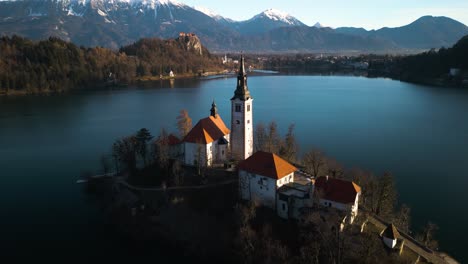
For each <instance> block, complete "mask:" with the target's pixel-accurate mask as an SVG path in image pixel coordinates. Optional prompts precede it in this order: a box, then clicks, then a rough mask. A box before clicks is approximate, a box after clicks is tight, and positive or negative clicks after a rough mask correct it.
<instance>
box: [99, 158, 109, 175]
mask: <svg viewBox="0 0 468 264" xmlns="http://www.w3.org/2000/svg"><path fill="white" fill-rule="evenodd" d="M100 162H101V166H102V171H103V173H104V174H107V173H109V172H110V167H111V164H109V159H108V158H107V157H106V155H101V158H100Z"/></svg>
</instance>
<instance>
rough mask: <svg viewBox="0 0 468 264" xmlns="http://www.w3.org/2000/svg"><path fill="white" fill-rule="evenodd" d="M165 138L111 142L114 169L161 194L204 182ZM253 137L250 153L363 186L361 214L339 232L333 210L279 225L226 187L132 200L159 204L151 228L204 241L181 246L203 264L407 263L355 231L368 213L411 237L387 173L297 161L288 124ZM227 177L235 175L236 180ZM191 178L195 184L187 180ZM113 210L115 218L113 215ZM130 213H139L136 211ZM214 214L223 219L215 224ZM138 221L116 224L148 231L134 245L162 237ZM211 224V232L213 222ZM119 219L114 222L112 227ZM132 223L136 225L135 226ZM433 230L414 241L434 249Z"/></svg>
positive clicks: (316, 157)
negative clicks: (326, 216)
mask: <svg viewBox="0 0 468 264" xmlns="http://www.w3.org/2000/svg"><path fill="white" fill-rule="evenodd" d="M176 120H177V122H176V126H177V128H178V130H179V135H180V136H181V137H183V136H184V135H186V134H187V132H188V131H190V129H191V123H192V122H191V118H190V117H189V115H188V112H187V111H186V110H181V112H180V114H179V116H177V118H176ZM168 136H169V133H168V132H167V131H166V130H165V129H162V130H161V132H160V134H159V135H158V136H157V137H153V136H152V135H151V133H150V131H149V130H148V129H146V128H142V129H140V130H139V131H137V132H136V133H135V134H133V135H131V136H128V137H123V138H121V139H118V140H116V141H115V143H114V145H113V148H112V149H113V151H112V153H113V158H114V162H115V166H116V169H117V170H119V171H121V172H124V174H126V175H128V178H127V180H128V182H129V183H130V184H133V185H137V186H145V187H151V186H154V187H159V186H164V188H168V187H174V186H191V185H194V184H196V185H198V184H203V181H202V179H201V175H199V174H197V173H196V170H194V168H188V167H184V166H182V165H181V163H180V162H178V161H175V160H172V159H171V158H169V156H170V155H169V153H168ZM254 137H255V140H254V141H255V142H256V145H255V149H256V150H263V151H269V152H273V153H276V154H278V155H280V156H282V157H283V158H285V159H287V160H289V161H290V162H294V163H295V164H296V165H297V166H298V167H300V168H302V169H303V170H304V171H305V172H308V173H310V174H312V175H315V176H316V177H319V176H325V175H330V176H332V177H334V178H341V179H346V180H352V181H354V182H356V183H357V184H359V185H360V186H362V190H363V193H362V199H360V207H361V208H362V209H365V210H361V214H360V215H359V216H358V218H357V220H356V223H355V224H353V225H350V226H349V227H347V228H345V229H344V230H343V232H339V231H337V229H336V227H335V226H334V224H335V222H338V221H339V219H340V218H339V214H338V212H337V211H336V212H335V211H333V210H331V214H330V215H331V216H330V217H332V218H333V215H334V214H336V215H335V218H336V219H335V220H336V221H328V222H327V221H324V220H323V217H322V216H321V215H320V214H319V213H318V212H311V213H309V214H308V215H307V217H306V219H307V220H306V221H299V222H295V221H288V222H287V223H285V222H284V221H283V220H281V219H279V218H278V217H276V214H275V213H272V212H271V210H269V209H266V208H262V207H258V205H257V204H256V203H255V202H249V203H243V202H239V201H237V198H236V197H237V188H230V187H228V186H226V187H228V188H226V187H222V188H221V187H220V188H207V189H202V190H199V191H194V192H164V194H160V193H158V194H154V196H155V197H158V198H154V197H152V198H148V197H151V196H152V195H151V194H149V193H146V192H145V193H143V192H142V193H140V194H138V196H140V198H141V199H143V200H145V199H149V200H154V199H157V200H158V201H159V202H158V205H157V206H156V209H153V211H154V212H157V213H155V214H152V213H151V214H150V216H151V217H156V219H159V218H160V219H161V220H158V221H161V222H157V223H158V225H163V226H165V225H169V226H174V227H175V226H177V229H178V230H179V231H178V232H182V233H183V234H184V235H183V236H182V237H183V238H184V239H194V240H196V241H199V239H202V240H203V241H204V240H208V241H210V242H208V244H206V243H205V244H203V248H199V247H198V246H197V245H198V244H200V243H198V242H195V241H191V242H185V243H188V246H187V245H186V246H187V248H184V250H187V251H188V253H187V254H188V255H192V254H193V255H194V256H196V257H201V258H202V259H205V258H206V259H205V260H213V258H214V259H218V258H219V259H220V260H222V261H230V262H233V263H408V261H410V259H408V258H407V257H405V256H403V257H402V256H398V255H397V254H395V253H391V252H389V251H388V250H387V249H386V248H385V247H384V246H383V244H382V241H381V238H380V237H379V236H378V235H377V234H376V231H375V230H374V231H364V232H362V233H361V230H360V228H361V227H360V225H361V224H362V223H363V221H365V220H364V219H365V218H366V215H367V214H372V215H376V216H378V217H380V218H382V219H385V220H386V221H388V222H392V223H393V224H395V225H396V226H397V227H398V229H399V230H400V231H403V232H405V233H410V232H411V230H410V227H411V215H410V214H411V209H410V207H409V206H407V205H405V204H399V203H398V199H397V197H398V195H397V191H396V185H395V180H394V178H393V176H392V174H391V173H384V174H383V175H381V176H376V175H374V174H372V173H371V172H367V171H364V170H360V169H350V170H349V169H346V168H344V166H342V165H341V164H339V163H338V162H337V161H336V160H335V159H333V158H331V157H329V156H327V155H326V154H325V153H324V152H323V151H321V150H319V149H311V150H308V151H305V153H304V154H303V155H302V157H301V158H299V148H298V144H297V142H296V137H295V133H294V125H293V124H291V125H290V126H289V127H288V129H287V132H286V134H285V135H284V136H281V135H280V133H279V130H278V126H277V124H276V123H275V122H270V123H268V124H263V123H258V124H257V126H256V127H255V133H254ZM138 160H139V161H140V162H143V167H141V166H140V168H137V163H138ZM214 173H215V174H216V173H219V172H214ZM232 176H233V177H235V174H233V175H231V177H232ZM196 178H198V179H199V181H194V180H193V179H196ZM234 187H235V186H234ZM169 189H170V188H169ZM161 195H162V196H161ZM142 197H143V198H142ZM214 197H216V198H215V199H214ZM144 204H148V208H153V207H154V205H153V206H150V205H149V204H151V202H148V200H146V201H145V202H144ZM145 208H146V207H145ZM233 208H234V210H233ZM122 210H123V211H124V212H125V210H126V209H122V208H120V209H119V210H117V211H118V212H119V215H120V217H123V219H126V217H127V216H125V215H128V213H127V214H125V213H124V216H122V215H121V213H122ZM145 210H146V209H145ZM145 210H140V211H141V214H143V215H146V214H147V213H145V212H146V211H145ZM148 210H149V209H148ZM113 212H114V213H115V210H114V211H113ZM333 212H335V213H333ZM136 214H137V215H138V212H137V213H136ZM165 214H169V215H173V214H182V215H185V214H189V215H190V220H189V221H190V222H191V224H190V225H187V219H185V218H171V217H172V216H171V217H169V220H168V219H166V218H165ZM220 215H223V217H221V218H220ZM114 216H115V215H114ZM142 217H143V218H142V219H146V220H144V221H143V220H142V221H141V222H138V221H137V222H136V224H135V226H133V227H129V226H128V222H127V220H122V221H123V223H122V225H123V226H125V227H120V228H121V229H125V230H128V229H129V228H130V229H131V230H133V231H129V232H131V233H133V234H134V232H136V231H135V230H134V229H136V230H142V229H143V230H145V229H147V230H148V231H146V232H145V233H144V234H137V235H135V234H134V239H140V238H141V236H145V237H148V236H149V237H153V238H156V239H161V238H160V237H159V235H160V234H159V233H152V232H151V231H149V230H153V229H154V224H151V223H148V217H149V216H142ZM164 219H166V220H164ZM214 219H216V221H215V222H216V226H214V224H213V223H212V221H213V220H214ZM120 220H121V219H120ZM120 220H119V219H117V220H116V219H114V221H120ZM164 221H166V222H164ZM167 221H168V222H167ZM131 222H132V223H135V220H134V219H133V220H131ZM192 225H196V226H197V230H192V229H190V228H189V227H190V226H192ZM180 230H183V231H180ZM201 230H204V231H201ZM436 230H437V226H436V225H435V224H433V223H430V222H429V223H428V225H427V226H426V227H424V229H422V230H421V231H420V232H419V233H417V234H416V238H417V239H419V241H420V242H421V243H422V244H423V245H425V246H427V247H430V248H432V249H437V247H438V244H437V240H436V239H435V237H434V236H435V232H436ZM174 232H176V231H174ZM200 232H202V233H203V234H200ZM135 237H136V238H135ZM223 239H227V240H228V241H229V242H228V244H222V243H221V244H220V243H219V242H220V241H224V240H223ZM215 241H218V242H215ZM215 249H216V250H215ZM217 250H219V252H218V251H217ZM215 251H216V252H215ZM214 256H216V257H214Z"/></svg>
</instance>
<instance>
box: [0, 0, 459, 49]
mask: <svg viewBox="0 0 468 264" xmlns="http://www.w3.org/2000/svg"><path fill="white" fill-rule="evenodd" d="M179 32H193V33H195V34H196V35H198V37H199V38H200V39H201V41H202V42H203V44H204V45H205V46H206V47H208V48H209V49H210V50H212V51H215V52H229V51H241V50H243V51H246V52H264V53H266V52H416V51H420V50H425V49H430V48H440V47H442V46H445V47H448V46H451V45H453V44H454V43H455V42H456V41H457V40H459V39H460V38H461V37H463V36H465V35H468V27H467V26H466V25H464V24H462V23H460V22H458V21H455V20H453V19H450V18H447V17H432V16H425V17H421V18H419V19H418V20H416V21H414V22H413V23H411V24H409V25H406V26H402V27H397V28H382V29H379V30H370V31H368V30H365V29H363V28H351V27H341V28H336V29H333V28H330V27H325V26H323V25H321V24H320V23H317V24H315V25H314V26H312V27H309V26H307V25H305V24H304V23H303V22H301V21H300V20H298V19H297V18H295V17H293V16H291V15H289V14H286V13H284V12H281V11H278V10H274V9H268V10H265V11H264V12H262V13H260V14H258V15H256V16H254V17H252V18H251V19H249V20H246V21H234V20H232V19H229V18H225V17H223V16H221V15H217V14H214V13H213V12H210V11H209V10H206V9H204V8H199V7H198V8H195V7H190V6H188V5H185V4H183V3H180V2H176V1H174V0H0V35H13V34H17V35H21V36H24V37H28V38H32V39H45V38H48V37H49V36H56V37H59V38H62V39H64V40H67V41H72V42H74V43H76V44H78V45H84V46H105V47H110V48H114V49H117V48H119V47H120V46H122V45H126V44H130V43H133V42H135V41H137V40H138V39H140V38H146V37H159V38H174V37H176V36H178V34H179Z"/></svg>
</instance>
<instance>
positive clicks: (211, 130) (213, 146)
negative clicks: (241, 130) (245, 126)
mask: <svg viewBox="0 0 468 264" xmlns="http://www.w3.org/2000/svg"><path fill="white" fill-rule="evenodd" d="M210 112H211V115H210V116H209V117H206V118H203V119H200V121H198V123H197V124H196V125H195V126H194V127H193V128H192V130H190V132H189V133H188V134H187V135H186V136H185V137H184V139H183V140H182V142H183V146H184V163H185V164H187V165H193V166H194V165H197V164H202V165H204V166H211V165H213V163H216V162H224V161H225V160H226V159H227V152H228V147H229V146H228V145H229V136H230V130H229V129H228V128H227V127H226V125H225V124H224V121H223V119H221V116H219V114H218V110H217V108H216V104H215V102H213V104H212V105H211V110H210Z"/></svg>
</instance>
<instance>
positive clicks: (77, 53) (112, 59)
mask: <svg viewBox="0 0 468 264" xmlns="http://www.w3.org/2000/svg"><path fill="white" fill-rule="evenodd" d="M194 38H195V39H190V40H186V39H181V38H178V39H170V40H162V39H156V38H152V39H141V40H139V41H138V42H136V43H133V44H131V45H128V46H125V47H121V48H120V49H119V50H118V51H113V50H110V49H107V48H102V47H93V48H86V47H78V46H76V45H74V44H73V43H70V42H66V41H63V40H61V39H59V38H55V37H50V38H49V39H47V40H42V41H31V40H28V39H26V38H22V37H19V36H12V37H1V38H0V94H32V93H49V92H63V91H68V90H73V89H93V88H96V87H102V86H113V85H126V84H129V83H132V82H134V81H136V80H137V79H139V78H141V77H145V76H149V77H151V76H158V78H159V77H160V76H167V75H168V74H169V72H170V71H171V70H172V71H173V72H174V73H175V74H177V75H196V74H199V73H202V72H205V71H219V70H220V69H221V68H222V64H221V61H220V59H219V58H217V57H216V56H214V55H212V54H210V53H209V52H208V50H207V49H206V48H204V47H202V46H201V45H200V47H199V49H198V50H197V49H194V48H191V47H192V46H193V45H192V43H190V41H195V42H196V41H199V40H198V38H196V37H194Z"/></svg>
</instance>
